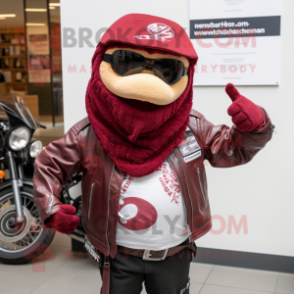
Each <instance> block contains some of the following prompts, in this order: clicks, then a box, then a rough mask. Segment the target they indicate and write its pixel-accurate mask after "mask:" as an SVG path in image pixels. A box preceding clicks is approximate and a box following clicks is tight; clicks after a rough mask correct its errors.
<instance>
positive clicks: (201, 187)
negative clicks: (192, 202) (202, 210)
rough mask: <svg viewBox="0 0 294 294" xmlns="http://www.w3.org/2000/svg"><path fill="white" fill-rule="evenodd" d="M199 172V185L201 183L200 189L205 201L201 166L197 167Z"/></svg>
mask: <svg viewBox="0 0 294 294" xmlns="http://www.w3.org/2000/svg"><path fill="white" fill-rule="evenodd" d="M197 174H198V180H199V185H200V189H201V194H202V197H203V201H204V203H205V195H204V190H203V185H202V181H201V172H200V168H199V167H197Z"/></svg>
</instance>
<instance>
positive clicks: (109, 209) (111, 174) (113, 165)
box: [106, 164, 115, 256]
mask: <svg viewBox="0 0 294 294" xmlns="http://www.w3.org/2000/svg"><path fill="white" fill-rule="evenodd" d="M114 168H115V164H114V165H113V167H112V172H111V177H110V180H109V186H108V211H107V224H106V240H107V246H108V252H107V256H109V253H110V245H109V240H108V236H107V233H108V223H109V210H110V208H109V203H110V185H111V181H112V177H113V173H114Z"/></svg>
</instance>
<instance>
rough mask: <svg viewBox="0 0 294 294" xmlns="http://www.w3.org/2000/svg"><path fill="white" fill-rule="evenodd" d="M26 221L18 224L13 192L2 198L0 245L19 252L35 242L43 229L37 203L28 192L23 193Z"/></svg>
mask: <svg viewBox="0 0 294 294" xmlns="http://www.w3.org/2000/svg"><path fill="white" fill-rule="evenodd" d="M21 200H22V207H23V213H24V216H25V218H24V219H25V221H24V222H23V223H22V224H17V223H16V222H15V219H16V210H15V205H14V197H13V193H11V194H10V195H7V197H5V198H3V199H1V200H0V247H1V248H2V250H4V251H12V252H19V251H22V250H26V249H27V247H28V246H31V245H32V244H34V243H35V242H36V241H37V240H38V237H39V236H40V234H41V233H42V231H43V226H42V222H41V219H40V216H39V213H38V210H37V207H36V204H35V203H34V201H33V200H32V198H31V197H30V195H28V193H27V192H22V193H21Z"/></svg>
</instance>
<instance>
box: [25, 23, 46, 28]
mask: <svg viewBox="0 0 294 294" xmlns="http://www.w3.org/2000/svg"><path fill="white" fill-rule="evenodd" d="M26 25H27V27H43V26H45V24H44V23H33V22H27V23H26Z"/></svg>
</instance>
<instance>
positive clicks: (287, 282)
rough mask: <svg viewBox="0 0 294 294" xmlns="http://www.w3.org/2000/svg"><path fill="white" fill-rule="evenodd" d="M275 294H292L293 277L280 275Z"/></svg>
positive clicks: (293, 288) (293, 286) (293, 287)
mask: <svg viewBox="0 0 294 294" xmlns="http://www.w3.org/2000/svg"><path fill="white" fill-rule="evenodd" d="M276 293H282V294H294V275H290V274H280V275H279V279H278V284H277V289H276Z"/></svg>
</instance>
